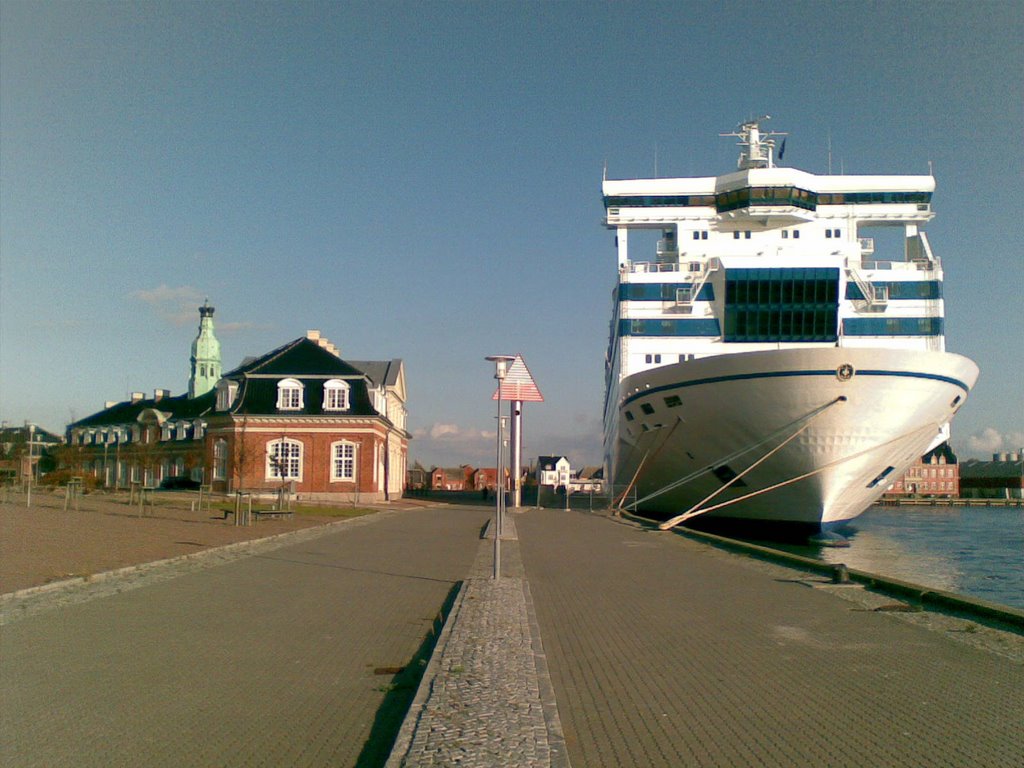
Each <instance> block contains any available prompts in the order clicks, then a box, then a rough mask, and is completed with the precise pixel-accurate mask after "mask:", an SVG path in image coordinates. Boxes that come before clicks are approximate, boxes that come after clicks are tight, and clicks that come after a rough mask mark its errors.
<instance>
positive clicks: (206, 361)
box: [188, 300, 220, 397]
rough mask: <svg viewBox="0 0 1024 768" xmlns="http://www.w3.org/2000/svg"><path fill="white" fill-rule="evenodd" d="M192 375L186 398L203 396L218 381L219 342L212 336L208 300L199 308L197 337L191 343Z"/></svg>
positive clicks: (211, 315)
mask: <svg viewBox="0 0 1024 768" xmlns="http://www.w3.org/2000/svg"><path fill="white" fill-rule="evenodd" d="M190 359H191V361H192V375H191V376H190V377H189V379H188V396H189V397H199V396H200V395H205V394H206V393H207V392H209V391H210V390H211V389H213V388H214V386H215V385H216V384H217V380H218V379H220V342H219V341H217V337H216V336H214V335H213V307H211V306H210V302H209V300H206V301H204V302H203V306H201V307H200V308H199V335H198V336H196V339H195V341H193V342H192V357H191V358H190Z"/></svg>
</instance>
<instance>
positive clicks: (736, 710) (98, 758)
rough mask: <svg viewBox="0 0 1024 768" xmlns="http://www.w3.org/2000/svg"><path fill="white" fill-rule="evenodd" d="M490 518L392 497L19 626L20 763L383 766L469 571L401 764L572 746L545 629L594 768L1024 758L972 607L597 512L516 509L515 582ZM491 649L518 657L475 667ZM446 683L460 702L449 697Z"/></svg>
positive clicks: (509, 548) (0, 647)
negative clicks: (928, 601) (883, 604)
mask: <svg viewBox="0 0 1024 768" xmlns="http://www.w3.org/2000/svg"><path fill="white" fill-rule="evenodd" d="M489 514H490V510H488V509H486V508H469V507H467V508H455V507H449V508H440V509H429V510H417V511H413V512H385V513H382V514H379V515H374V516H371V517H367V518H360V519H357V520H353V521H350V522H348V523H345V524H343V525H342V526H340V527H338V528H335V529H333V530H332V531H331V532H329V533H325V534H324V535H322V536H320V537H318V538H314V539H310V540H306V541H302V542H299V543H297V544H295V545H293V546H286V547H283V548H280V549H277V550H274V551H272V552H266V553H263V554H258V555H255V556H253V557H250V558H247V559H243V560H237V561H234V562H230V563H226V564H224V565H220V566H218V567H214V568H208V569H206V570H203V571H199V572H187V573H184V574H183V575H181V576H180V577H178V578H176V579H172V580H167V581H162V582H159V583H155V584H152V585H148V586H145V587H143V588H139V589H134V590H131V591H126V592H123V593H121V594H115V595H111V596H107V597H102V598H98V599H95V600H92V601H90V602H86V603H80V604H76V605H69V606H65V607H60V608H55V609H53V610H51V611H47V612H43V613H39V614H35V615H30V616H27V617H25V618H22V619H20V620H17V621H15V622H13V623H12V624H10V625H9V626H7V627H3V628H2V632H3V634H2V635H0V708H2V709H0V744H2V747H0V749H2V752H0V763H2V764H3V765H11V766H23V765H24V766H32V765H40V766H60V765H75V766H90V765H97V766H99V765H103V766H106V765H133V766H136V765H138V766H149V765H153V766H162V765H167V766H172V765H173V766H178V765H181V766H190V765H195V766H209V765H224V766H250V765H252V766H256V765H267V766H278V765H310V766H313V765H331V766H335V765H337V766H346V765H353V766H371V765H382V764H383V762H384V760H385V758H386V750H387V748H388V746H389V745H390V740H391V738H392V737H393V735H394V733H395V731H396V730H397V728H398V722H397V721H398V718H399V717H400V716H401V712H402V711H404V709H405V707H406V706H407V704H408V702H409V700H410V699H411V697H412V693H413V691H412V689H411V688H410V685H411V684H412V683H413V682H414V678H415V676H416V675H415V670H417V669H418V668H419V664H418V663H417V661H416V659H417V652H418V649H419V648H420V646H421V643H422V642H423V640H424V637H425V636H427V635H429V632H430V627H431V620H432V618H433V617H434V616H435V615H436V613H437V612H438V610H439V609H440V608H441V606H442V604H444V603H445V600H446V598H448V597H449V596H450V595H451V594H452V593H453V589H454V587H455V586H456V584H457V582H458V581H459V580H462V579H467V577H468V581H467V582H466V588H465V590H464V592H463V596H462V598H463V601H464V602H467V601H469V602H471V606H469V607H467V608H466V609H465V610H463V609H462V608H458V609H457V610H456V611H455V612H454V613H453V617H452V620H451V621H450V623H449V626H448V628H447V629H446V633H447V634H449V635H450V636H449V637H448V638H447V641H446V645H445V646H444V648H443V649H441V648H439V651H438V653H437V654H436V655H435V658H434V659H432V660H431V664H430V666H429V667H428V671H429V672H428V677H427V678H425V679H424V687H423V688H422V689H421V692H420V694H418V698H419V699H420V702H419V704H420V705H423V704H425V705H426V706H425V707H420V708H419V709H417V707H414V708H413V710H412V711H411V712H410V717H416V718H418V720H419V722H421V723H423V724H424V725H425V726H426V729H425V730H421V731H419V732H418V733H417V732H416V729H415V728H414V727H412V726H413V725H415V724H414V723H412V722H409V723H407V728H406V731H405V732H406V736H408V740H407V741H406V742H405V744H404V746H403V747H402V749H405V750H409V752H408V754H409V756H410V757H411V758H412V759H410V760H409V761H407V762H405V765H410V766H415V765H430V764H433V765H455V764H461V765H479V766H497V765H509V766H514V765H524V764H529V765H547V764H549V762H548V761H549V760H550V759H551V757H552V747H553V746H554V747H555V749H554V751H555V753H556V756H557V752H558V743H557V741H556V743H555V744H554V745H553V744H552V742H551V741H550V740H549V739H548V736H549V735H550V734H548V733H546V732H545V728H544V727H542V726H540V725H539V723H540V722H541V719H538V714H539V711H538V708H537V707H536V706H535V703H536V701H537V700H538V697H540V698H541V699H543V698H545V696H544V691H543V683H544V680H543V678H544V675H543V674H541V675H539V676H536V675H534V673H535V672H536V671H537V669H536V667H534V668H533V669H531V665H530V664H528V663H526V662H524V661H523V659H522V658H520V657H516V658H513V656H512V655H513V654H515V653H516V650H517V648H518V650H523V646H524V645H525V644H526V643H527V642H528V641H530V642H531V643H532V642H533V641H534V640H536V637H534V635H535V634H536V632H537V627H539V634H540V637H541V638H542V640H543V651H544V658H543V659H542V660H541V661H542V662H546V664H541V665H540V666H546V667H547V668H549V670H550V679H551V682H552V683H553V686H554V694H555V697H556V698H557V706H558V712H557V714H558V716H559V718H560V721H561V726H562V729H563V730H564V736H565V746H567V752H568V757H569V759H570V760H571V763H572V765H573V766H576V768H580V766H598V767H601V766H609V767H612V766H795V767H797V768H799V767H800V766H822V765H829V766H876V765H878V766H881V765H884V766H967V765H970V766H975V765H977V766H981V765H984V766H1018V767H1019V766H1021V765H1022V756H1024V728H1022V726H1021V713H1022V712H1024V666H1022V664H1021V663H1019V662H1018V661H1013V660H1010V659H1008V658H1005V657H1002V656H999V655H995V654H993V653H991V652H988V651H985V650H979V649H977V648H974V647H972V646H970V645H967V644H964V643H962V642H957V639H958V638H967V637H968V633H967V630H968V629H969V627H970V626H971V625H969V624H968V623H966V622H960V623H958V624H957V625H956V626H958V627H961V628H962V632H963V634H957V635H954V634H953V633H952V632H949V631H948V630H942V631H936V630H934V629H925V628H923V627H921V626H915V625H913V624H910V623H907V622H906V621H903V620H901V619H900V618H898V617H896V616H893V615H889V614H885V613H876V612H872V611H870V610H865V609H864V608H863V607H862V606H861V605H860V604H859V603H857V602H851V601H849V600H845V599H842V598H840V597H837V596H836V595H835V594H833V593H831V592H830V591H828V590H824V589H822V590H816V589H810V588H808V587H807V586H805V585H803V584H800V583H798V581H797V575H796V574H794V573H793V572H792V571H788V570H785V569H783V568H780V567H776V566H769V565H766V564H763V563H757V562H755V561H751V560H748V559H746V558H743V557H740V556H737V555H733V554H727V553H724V552H720V551H717V550H714V549H711V548H708V547H707V546H705V545H703V544H699V543H696V542H693V541H690V540H688V539H685V538H683V537H680V536H676V535H673V534H665V533H656V532H650V531H646V530H644V529H641V528H639V527H638V526H635V525H632V524H629V523H626V522H623V521H619V520H615V519H611V518H608V517H604V516H601V515H596V514H586V513H581V512H563V511H553V510H552V511H548V510H528V511H526V512H524V513H522V514H519V515H516V516H515V517H514V521H515V525H514V527H515V529H516V530H517V531H518V541H517V542H507V543H506V544H505V545H504V546H503V562H504V564H505V565H506V569H505V575H506V578H505V579H503V580H502V583H499V584H497V585H494V584H488V582H487V579H486V570H487V565H488V562H487V550H488V546H489V542H483V543H481V542H480V540H479V530H480V528H481V526H482V525H483V523H484V522H485V521H486V520H487V518H488V516H489ZM850 589H855V588H850ZM531 608H532V610H534V611H535V615H536V620H537V624H536V626H528V624H529V622H528V621H526V622H525V623H524V614H529V612H530V610H531ZM525 618H526V619H528V618H529V616H528V615H527V616H525ZM443 642H444V641H443ZM503 642H504V643H506V646H505V647H503V646H502V643H503ZM508 643H511V646H508V645H507V644H508ZM495 648H498V649H500V650H499V651H498V655H499V657H502V658H506V659H507V660H508V661H507V663H506V664H504V665H503V667H502V668H501V669H498V670H493V669H492V670H489V671H486V673H485V674H480V675H476V674H475V672H476V670H475V668H474V667H473V664H475V663H477V661H478V659H479V658H480V657H481V655H484V656H486V655H487V654H489V653H492V650H493V649H495ZM534 650H536V647H535V648H533V649H532V650H531V651H530V652H528V653H532V651H534ZM446 654H447V655H446ZM492 655H493V654H492ZM460 659H461V661H460ZM410 662H411V664H410ZM442 662H443V663H442ZM407 664H408V665H410V666H411V668H412V670H413V672H410V671H408V670H407V671H406V672H403V673H401V674H398V675H391V674H387V675H375V674H374V669H375V668H380V669H381V671H384V668H388V667H392V666H395V667H397V666H403V665H407ZM543 671H544V670H543V669H542V670H541V672H543ZM467 672H468V673H471V674H465V673H467ZM467 682H468V685H467ZM481 682H482V687H480V686H479V684H480V683H481ZM474 685H476V686H478V687H477V688H476V689H474ZM426 686H433V689H434V690H439V691H440V690H442V689H443V690H445V691H448V692H454V693H455V695H456V696H457V697H461V699H460V698H456V699H454V700H453V699H450V698H449V699H445V698H444V696H439V697H437V699H436V701H435V702H434V704H435V705H440V706H442V707H443V706H449V710H448V711H447V713H445V710H443V709H438V708H436V707H435V709H433V710H431V709H430V706H431V703H430V702H431V697H429V696H425V695H424V694H425V693H426V692H427V687H426ZM501 686H507V687H504V688H500V687H501ZM495 687H499V688H500V696H499V697H498V701H499V705H498V706H495V704H494V703H493V702H494V700H495V697H494V696H493V695H491V694H493V690H492V689H493V688H495ZM446 701H447V702H448V703H447V704H445V702H446ZM452 701H454V702H455V704H456V708H455V709H451V704H452ZM502 701H506V702H507V704H508V707H507V711H506V710H504V709H502V707H501V706H500V702H502ZM460 702H469V704H470V705H471V706H467V707H465V708H464V709H462V710H461V712H459V711H458V707H461V706H462V705H461V703H460ZM477 702H479V703H480V704H481V705H482V707H483V709H474V706H475V704H476V703H477ZM453 713H454V715H456V716H457V715H459V714H461V720H460V719H459V718H458V717H455V719H454V720H451V719H449V721H448V722H449V724H451V725H452V726H453V727H452V728H451V729H448V732H449V733H450V732H457V733H458V734H468V735H469V736H470V737H471V738H470V739H462V738H461V737H460V738H457V739H455V740H448V739H447V737H446V736H445V727H444V722H445V721H444V719H443V717H442V718H440V719H439V718H438V715H439V714H441V715H444V716H445V717H450V716H452V715H453ZM543 714H544V717H543V718H542V719H543V720H544V721H545V722H547V723H548V725H550V720H549V718H548V717H547V715H548V714H549V713H547V712H545V713H543ZM493 718H496V719H497V721H499V722H502V721H503V719H505V720H509V719H511V720H516V719H517V718H518V719H519V723H520V725H519V726H517V729H518V730H517V729H516V728H512V729H507V730H506V731H505V733H506V734H507V741H506V742H504V743H506V744H507V745H512V746H511V747H509V748H503V747H502V746H501V743H499V744H498V746H497V747H496V746H495V742H494V741H493V740H491V741H488V739H490V736H489V735H487V734H489V733H492V732H494V731H495V730H496V729H494V728H491V727H490V726H489V724H488V722H487V721H488V720H489V719H493ZM439 724H440V725H441V727H437V726H438V725H439ZM527 729H529V730H530V732H531V733H532V735H533V742H532V743H531V741H530V739H529V738H528V736H529V735H530V734H526V733H525V731H526V730H527ZM497 730H498V731H499V733H500V731H501V729H500V728H499V729H497ZM438 734H441V736H442V737H441V738H437V735H438ZM480 734H484V735H485V736H486V738H485V737H484V736H480ZM556 735H557V734H556ZM478 736H479V738H478ZM417 739H419V741H417ZM400 740H401V737H400ZM473 740H476V743H479V744H482V745H484V746H485V749H483V750H481V749H476V750H475V751H474V749H473V743H474V741H473ZM417 745H419V746H420V747H423V749H421V751H420V752H418V753H417V752H416V751H415V750H416V748H417ZM445 750H448V751H447V752H446V751H445ZM417 755H418V756H419V757H417ZM392 757H393V760H394V759H395V756H394V755H393V756H392ZM552 762H553V763H554V761H552ZM555 764H557V763H555Z"/></svg>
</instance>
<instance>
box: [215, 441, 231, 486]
mask: <svg viewBox="0 0 1024 768" xmlns="http://www.w3.org/2000/svg"><path fill="white" fill-rule="evenodd" d="M227 477H228V441H227V440H225V439H224V438H223V437H221V438H218V439H217V440H215V441H214V443H213V479H214V480H227Z"/></svg>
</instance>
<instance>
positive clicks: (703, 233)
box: [693, 229, 842, 240]
mask: <svg viewBox="0 0 1024 768" xmlns="http://www.w3.org/2000/svg"><path fill="white" fill-rule="evenodd" d="M791 232H792V234H793V239H794V240H799V239H800V230H799V229H792V230H791V229H784V230H782V239H783V240H788V239H789V236H790V233H791ZM751 237H753V235H752V234H751V230H749V229H745V230H738V229H737V230H734V231H733V233H732V239H733V240H739V239H741V238H742V239H744V240H750V239H751ZM839 237H842V230H839V229H826V230H825V238H826V239H833V238H836V239H838V238H839ZM693 239H694V240H707V239H708V231H707V230H706V229H695V230H694V231H693Z"/></svg>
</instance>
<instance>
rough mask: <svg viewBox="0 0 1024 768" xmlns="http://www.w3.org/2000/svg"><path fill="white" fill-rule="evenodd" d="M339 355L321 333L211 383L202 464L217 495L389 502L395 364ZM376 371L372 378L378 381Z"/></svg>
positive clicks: (400, 389) (395, 432)
mask: <svg viewBox="0 0 1024 768" xmlns="http://www.w3.org/2000/svg"><path fill="white" fill-rule="evenodd" d="M360 365H361V366H362V367H363V368H366V369H369V370H371V371H373V376H371V375H370V374H369V373H368V372H367V371H366V370H363V369H362V368H359V367H356V365H355V364H354V363H349V362H346V361H344V360H342V359H341V357H339V355H338V351H337V348H336V347H335V346H334V345H333V344H331V343H330V342H329V341H328V340H327V339H325V338H323V337H322V336H321V335H320V333H319V332H318V331H310V332H309V333H308V334H307V335H306V336H305V337H301V338H298V339H295V340H294V341H291V342H289V343H288V344H285V345H284V346H282V347H279V348H278V349H275V350H272V351H271V352H268V353H267V354H266V355H263V356H262V357H259V358H256V359H255V360H250V361H247V362H246V363H243V364H242V365H241V366H239V367H238V368H236V369H234V370H233V371H230V372H228V373H226V374H224V376H223V377H222V378H221V379H220V381H218V382H217V386H216V388H215V390H214V392H215V398H216V399H215V404H214V407H213V409H212V411H211V412H210V413H209V414H208V417H207V418H208V422H209V431H208V437H207V441H206V464H207V466H208V467H209V468H210V482H211V484H212V486H213V490H214V491H223V492H234V491H247V492H261V493H265V492H275V491H277V490H279V489H282V488H287V489H289V490H291V491H292V492H294V493H296V494H298V495H299V497H300V498H308V499H341V500H353V501H358V500H363V501H366V500H385V499H389V498H394V497H397V496H400V495H401V493H402V491H403V489H404V485H405V476H406V460H407V456H408V447H409V438H410V435H409V433H408V432H407V431H406V409H405V374H404V369H403V364H402V361H401V360H390V361H369V362H362V363H360ZM374 377H376V378H374Z"/></svg>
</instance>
